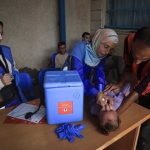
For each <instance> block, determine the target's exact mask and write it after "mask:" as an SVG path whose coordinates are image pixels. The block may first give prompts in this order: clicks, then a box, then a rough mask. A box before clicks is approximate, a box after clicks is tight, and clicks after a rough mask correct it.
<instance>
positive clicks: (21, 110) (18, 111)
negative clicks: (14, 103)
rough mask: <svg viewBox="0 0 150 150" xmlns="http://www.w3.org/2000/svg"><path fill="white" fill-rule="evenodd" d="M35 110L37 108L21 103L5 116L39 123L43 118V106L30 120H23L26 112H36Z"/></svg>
mask: <svg viewBox="0 0 150 150" xmlns="http://www.w3.org/2000/svg"><path fill="white" fill-rule="evenodd" d="M37 108H38V106H35V105H31V104H26V103H22V104H20V105H19V106H18V107H16V108H15V109H13V110H12V111H11V112H9V113H8V114H7V115H8V116H11V117H14V118H18V119H22V120H28V121H31V122H34V123H39V122H40V120H41V119H42V118H43V117H44V116H45V108H44V107H43V106H41V108H40V110H39V111H38V112H37V113H36V114H34V115H32V117H31V118H30V119H25V114H26V113H27V112H34V111H35V110H37Z"/></svg>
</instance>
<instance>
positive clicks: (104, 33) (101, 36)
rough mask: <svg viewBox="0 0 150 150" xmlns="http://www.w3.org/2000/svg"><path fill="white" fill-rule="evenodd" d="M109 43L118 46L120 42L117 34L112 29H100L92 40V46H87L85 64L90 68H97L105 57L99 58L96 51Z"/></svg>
mask: <svg viewBox="0 0 150 150" xmlns="http://www.w3.org/2000/svg"><path fill="white" fill-rule="evenodd" d="M109 41H111V42H113V43H114V44H117V43H118V42H119V39H118V35H117V33H116V32H115V31H114V30H112V29H98V30H97V31H96V33H95V35H94V37H93V38H92V46H91V45H90V44H87V46H86V54H85V60H84V62H85V63H86V64H87V65H89V66H93V67H94V66H97V65H98V64H99V63H100V61H101V59H102V58H104V57H101V56H98V55H97V53H96V51H97V49H98V48H99V46H100V44H101V43H104V42H109Z"/></svg>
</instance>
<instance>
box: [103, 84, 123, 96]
mask: <svg viewBox="0 0 150 150" xmlns="http://www.w3.org/2000/svg"><path fill="white" fill-rule="evenodd" d="M120 90H121V85H120V84H108V85H107V86H106V88H105V90H104V93H105V94H107V93H109V92H112V91H113V92H114V93H119V92H120Z"/></svg>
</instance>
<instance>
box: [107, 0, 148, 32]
mask: <svg viewBox="0 0 150 150" xmlns="http://www.w3.org/2000/svg"><path fill="white" fill-rule="evenodd" d="M143 26H150V0H107V8H106V27H110V28H119V29H121V28H122V29H137V28H140V27H143Z"/></svg>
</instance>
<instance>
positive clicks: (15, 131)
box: [0, 104, 150, 150]
mask: <svg viewBox="0 0 150 150" xmlns="http://www.w3.org/2000/svg"><path fill="white" fill-rule="evenodd" d="M9 111H10V109H5V110H1V111H0V149H1V150H60V149H62V150H95V149H98V150H103V149H108V150H132V149H135V145H136V142H137V137H138V133H139V129H140V125H141V124H142V123H143V122H144V121H146V120H147V119H149V118H150V110H148V109H145V108H143V107H141V106H139V105H137V104H133V105H132V106H131V107H130V108H129V109H128V110H127V111H126V112H125V113H123V114H122V116H121V121H122V123H121V127H120V129H118V130H117V131H115V132H113V133H111V134H110V135H109V136H105V135H102V134H100V133H99V131H98V129H97V126H96V125H95V119H94V118H93V117H92V116H91V115H89V113H87V114H86V115H85V117H84V120H83V121H82V122H80V123H84V124H85V125H86V128H85V130H84V131H82V134H83V135H84V137H85V138H84V139H77V138H76V139H75V142H74V143H69V142H68V141H67V140H63V141H62V140H60V139H58V138H57V136H56V135H55V133H54V130H55V128H56V127H57V126H56V125H47V124H37V125H34V124H33V125H32V124H31V125H27V124H4V120H5V118H6V114H7V113H8V112H9Z"/></svg>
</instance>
